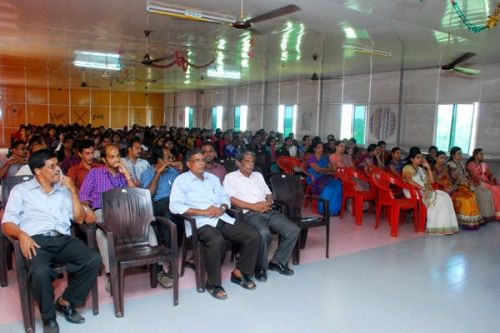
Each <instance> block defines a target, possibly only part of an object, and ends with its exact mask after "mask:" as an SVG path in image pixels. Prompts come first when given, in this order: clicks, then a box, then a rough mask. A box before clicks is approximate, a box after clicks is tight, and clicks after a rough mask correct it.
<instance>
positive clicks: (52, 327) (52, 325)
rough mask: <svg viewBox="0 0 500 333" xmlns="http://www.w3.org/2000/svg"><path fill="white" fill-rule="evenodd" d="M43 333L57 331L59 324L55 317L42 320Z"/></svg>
mask: <svg viewBox="0 0 500 333" xmlns="http://www.w3.org/2000/svg"><path fill="white" fill-rule="evenodd" d="M43 333H59V325H58V324H57V321H56V319H55V318H52V319H47V320H44V321H43Z"/></svg>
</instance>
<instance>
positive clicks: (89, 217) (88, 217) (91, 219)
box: [84, 206, 95, 224]
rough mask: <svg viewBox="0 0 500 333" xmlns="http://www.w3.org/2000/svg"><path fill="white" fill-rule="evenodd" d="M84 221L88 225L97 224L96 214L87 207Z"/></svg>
mask: <svg viewBox="0 0 500 333" xmlns="http://www.w3.org/2000/svg"><path fill="white" fill-rule="evenodd" d="M84 207H85V206H84ZM84 221H85V223H87V224H93V223H95V213H94V211H93V210H92V209H91V208H88V207H85V220H84Z"/></svg>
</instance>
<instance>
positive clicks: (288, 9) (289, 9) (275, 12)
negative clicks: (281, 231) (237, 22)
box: [247, 5, 300, 23]
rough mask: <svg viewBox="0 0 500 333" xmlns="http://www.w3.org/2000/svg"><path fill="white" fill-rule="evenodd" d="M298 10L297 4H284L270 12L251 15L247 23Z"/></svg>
mask: <svg viewBox="0 0 500 333" xmlns="http://www.w3.org/2000/svg"><path fill="white" fill-rule="evenodd" d="M299 10H300V7H299V6H297V5H288V6H284V7H281V8H278V9H275V10H271V11H270V12H267V13H264V14H262V15H259V16H256V17H252V18H251V19H249V20H247V22H249V23H257V22H262V21H266V20H270V19H273V18H276V17H280V16H284V15H288V14H291V13H295V12H298V11H299Z"/></svg>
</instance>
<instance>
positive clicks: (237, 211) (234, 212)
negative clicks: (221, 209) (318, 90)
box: [226, 207, 243, 221]
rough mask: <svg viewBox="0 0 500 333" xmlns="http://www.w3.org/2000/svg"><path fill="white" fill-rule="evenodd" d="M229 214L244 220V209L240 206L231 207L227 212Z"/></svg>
mask: <svg viewBox="0 0 500 333" xmlns="http://www.w3.org/2000/svg"><path fill="white" fill-rule="evenodd" d="M226 213H227V214H228V215H229V216H231V217H233V218H235V219H237V220H240V221H242V220H243V209H241V208H238V207H231V208H229V209H228V210H227V212H226Z"/></svg>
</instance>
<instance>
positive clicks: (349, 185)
mask: <svg viewBox="0 0 500 333" xmlns="http://www.w3.org/2000/svg"><path fill="white" fill-rule="evenodd" d="M336 175H337V178H339V179H340V180H341V181H342V205H341V206H340V218H342V214H343V212H344V209H345V204H346V201H347V199H351V200H352V207H353V210H352V214H353V215H354V218H355V219H354V221H355V223H356V224H357V225H361V224H362V217H363V203H364V202H365V201H371V202H374V201H375V199H376V195H377V192H376V190H375V188H374V187H373V185H371V186H370V189H369V190H361V189H359V188H358V185H357V184H356V182H355V179H358V180H361V181H364V182H367V183H368V184H370V179H368V178H367V177H365V176H364V175H363V174H362V173H361V172H359V171H357V170H354V169H353V168H338V169H337V171H336Z"/></svg>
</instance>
